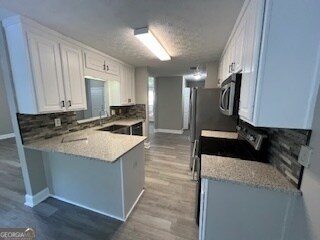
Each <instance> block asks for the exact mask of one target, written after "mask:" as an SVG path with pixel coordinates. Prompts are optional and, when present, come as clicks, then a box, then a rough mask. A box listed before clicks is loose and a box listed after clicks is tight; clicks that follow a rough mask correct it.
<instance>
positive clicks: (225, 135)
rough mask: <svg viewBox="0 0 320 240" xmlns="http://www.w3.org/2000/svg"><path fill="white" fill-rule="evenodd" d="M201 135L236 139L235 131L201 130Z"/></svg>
mask: <svg viewBox="0 0 320 240" xmlns="http://www.w3.org/2000/svg"><path fill="white" fill-rule="evenodd" d="M201 136H202V137H215V138H229V139H237V138H238V133H237V132H223V131H211V130H202V131H201Z"/></svg>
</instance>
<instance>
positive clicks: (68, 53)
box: [60, 44, 87, 110]
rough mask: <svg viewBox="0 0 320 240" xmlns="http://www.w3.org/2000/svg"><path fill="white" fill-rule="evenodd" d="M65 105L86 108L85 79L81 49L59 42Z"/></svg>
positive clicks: (77, 108) (72, 107)
mask: <svg viewBox="0 0 320 240" xmlns="http://www.w3.org/2000/svg"><path fill="white" fill-rule="evenodd" d="M60 51H61V59H62V70H63V79H64V88H65V96H66V107H67V109H68V110H83V109H86V108H87V99H86V91H85V80H84V76H83V63H82V52H81V49H80V48H78V47H76V46H71V45H66V44H60Z"/></svg>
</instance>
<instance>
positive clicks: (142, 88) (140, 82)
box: [135, 67, 149, 142]
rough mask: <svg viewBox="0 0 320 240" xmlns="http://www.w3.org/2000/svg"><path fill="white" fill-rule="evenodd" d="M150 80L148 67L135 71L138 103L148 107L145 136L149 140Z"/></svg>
mask: <svg viewBox="0 0 320 240" xmlns="http://www.w3.org/2000/svg"><path fill="white" fill-rule="evenodd" d="M148 79H149V72H148V68H147V67H138V68H136V69H135V88H136V89H135V96H136V103H137V104H145V106H146V121H145V126H146V127H145V136H146V137H147V138H149V114H148V113H149V109H148V91H149V86H148ZM146 142H149V139H147V140H146Z"/></svg>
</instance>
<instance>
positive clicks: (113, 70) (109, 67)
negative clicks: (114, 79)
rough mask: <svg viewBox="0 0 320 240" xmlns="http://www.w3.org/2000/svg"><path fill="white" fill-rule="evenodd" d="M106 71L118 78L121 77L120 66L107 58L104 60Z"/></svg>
mask: <svg viewBox="0 0 320 240" xmlns="http://www.w3.org/2000/svg"><path fill="white" fill-rule="evenodd" d="M104 61H105V62H104V69H105V71H106V73H109V74H113V75H116V76H119V75H120V64H119V63H117V62H115V61H113V60H112V59H108V58H106V59H105V60H104Z"/></svg>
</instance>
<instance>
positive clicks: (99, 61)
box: [84, 51, 105, 72]
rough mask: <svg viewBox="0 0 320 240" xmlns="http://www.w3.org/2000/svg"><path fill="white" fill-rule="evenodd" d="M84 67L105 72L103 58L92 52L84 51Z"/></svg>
mask: <svg viewBox="0 0 320 240" xmlns="http://www.w3.org/2000/svg"><path fill="white" fill-rule="evenodd" d="M84 59H85V67H86V68H88V69H91V70H95V71H99V72H105V58H104V57H103V56H101V55H99V54H96V53H93V52H87V51H86V52H85V53H84Z"/></svg>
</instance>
